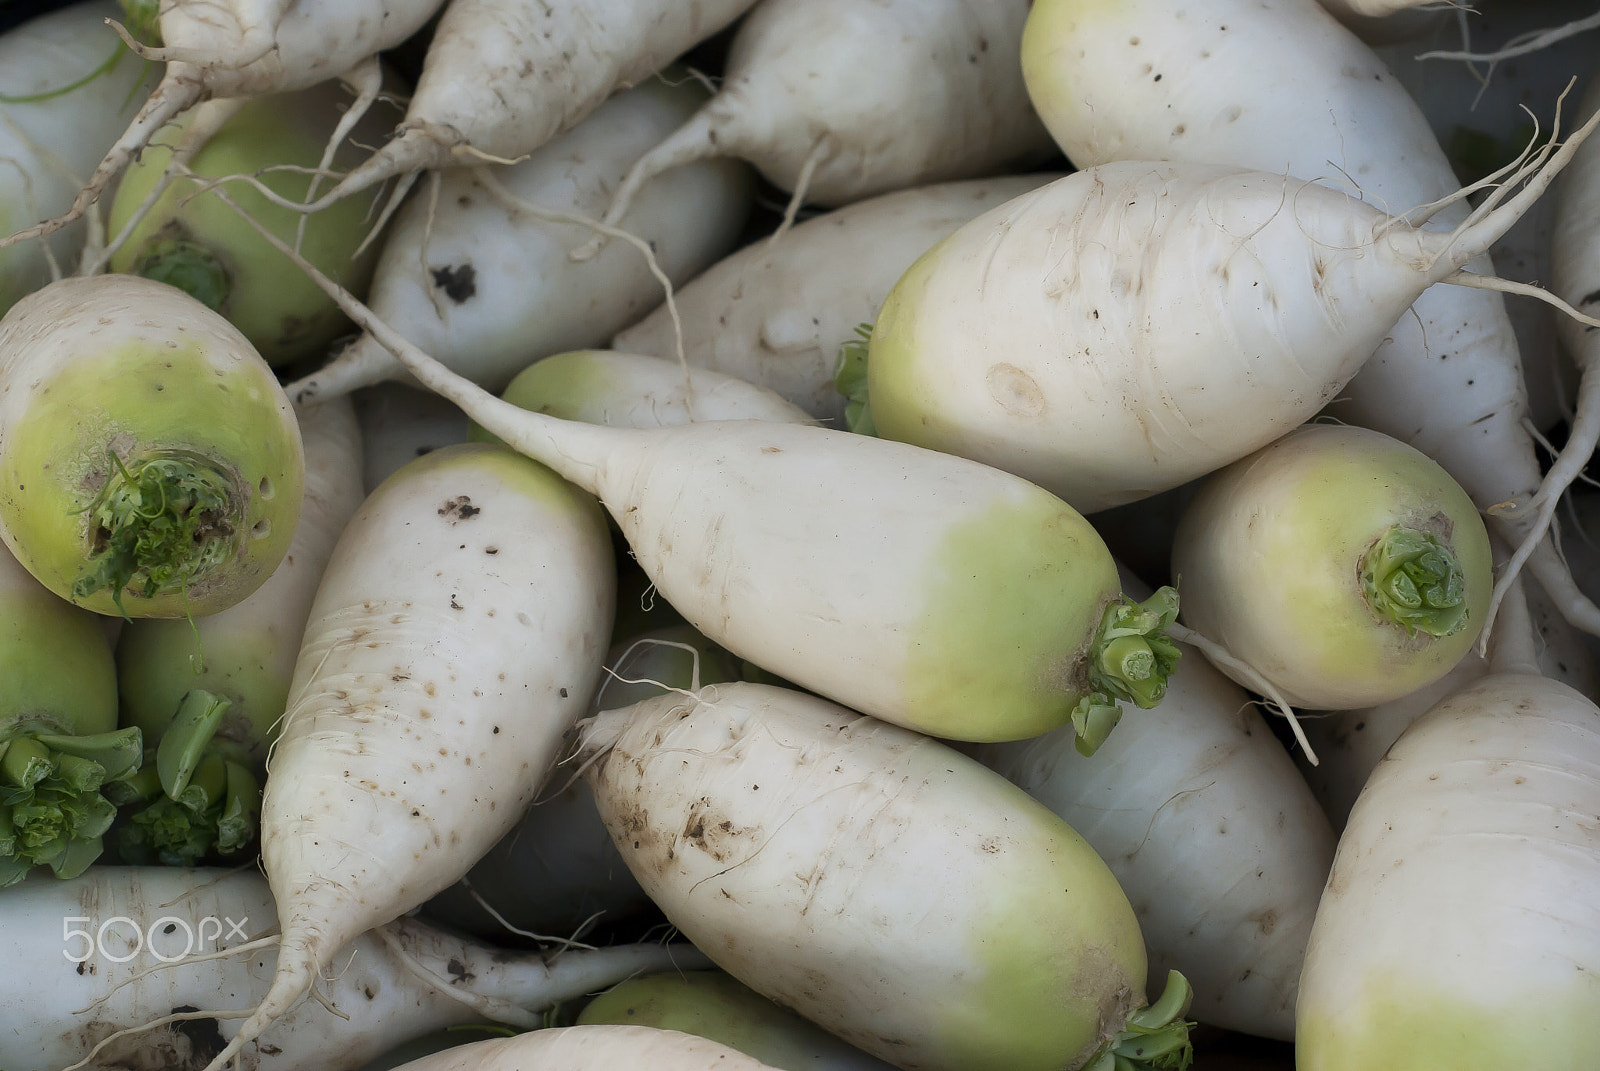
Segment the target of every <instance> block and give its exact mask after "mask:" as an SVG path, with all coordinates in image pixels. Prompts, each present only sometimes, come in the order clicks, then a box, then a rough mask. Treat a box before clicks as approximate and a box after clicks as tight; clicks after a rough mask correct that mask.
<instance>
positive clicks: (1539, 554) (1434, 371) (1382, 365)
mask: <svg viewBox="0 0 1600 1071" xmlns="http://www.w3.org/2000/svg"><path fill="white" fill-rule="evenodd" d="M1023 72H1024V75H1025V77H1026V78H1027V81H1028V90H1029V94H1030V96H1031V97H1032V99H1033V102H1034V105H1035V107H1037V108H1038V110H1039V114H1040V116H1041V117H1042V118H1043V119H1044V121H1045V124H1046V125H1047V126H1048V127H1049V128H1050V130H1051V133H1052V134H1054V135H1055V137H1056V140H1057V142H1058V143H1059V144H1060V145H1061V146H1062V148H1063V149H1065V150H1066V152H1067V155H1068V156H1069V157H1070V158H1071V159H1072V160H1073V162H1074V163H1076V164H1077V165H1078V166H1080V167H1087V166H1090V165H1093V164H1099V163H1103V162H1106V161H1109V160H1149V159H1178V160H1189V161H1195V162H1205V163H1214V164H1228V165H1233V166H1238V167H1252V168H1259V169H1262V170H1266V171H1277V172H1280V173H1282V172H1287V173H1288V174H1292V175H1297V176H1299V177H1301V178H1307V179H1318V180H1321V181H1324V182H1327V183H1328V184H1330V185H1334V186H1337V187H1339V188H1342V189H1350V188H1352V187H1353V188H1355V189H1357V190H1360V191H1361V192H1362V194H1363V196H1364V197H1366V198H1367V199H1368V200H1369V201H1371V202H1372V203H1374V204H1376V205H1379V206H1382V207H1383V208H1385V209H1386V210H1388V211H1391V212H1410V211H1412V210H1414V209H1417V208H1420V207H1423V206H1428V205H1432V204H1434V203H1435V202H1437V201H1439V200H1440V199H1442V198H1445V197H1448V196H1450V195H1452V194H1453V193H1454V192H1455V190H1456V189H1457V185H1458V183H1457V179H1456V177H1455V175H1454V174H1453V173H1452V172H1451V169H1450V165H1449V163H1448V161H1447V160H1446V159H1445V156H1444V153H1443V152H1442V151H1440V149H1439V146H1438V142H1437V141H1436V140H1435V139H1434V137H1433V135H1432V133H1431V131H1430V130H1429V129H1428V125H1427V121H1426V120H1425V118H1424V117H1423V115H1422V113H1421V112H1420V111H1419V110H1418V109H1417V106H1416V104H1415V103H1414V102H1413V101H1412V100H1411V99H1410V98H1409V97H1408V96H1407V95H1406V94H1405V92H1404V90H1403V89H1402V88H1401V86H1400V84H1399V83H1398V82H1397V81H1396V80H1395V78H1394V77H1393V76H1392V75H1391V74H1389V73H1388V72H1387V71H1386V70H1385V68H1384V67H1383V64H1382V63H1381V62H1380V61H1379V60H1378V59H1377V58H1376V57H1375V56H1374V55H1373V54H1372V52H1371V50H1370V49H1368V48H1367V47H1366V46H1365V45H1364V44H1362V43H1361V42H1360V41H1359V40H1358V39H1357V38H1356V37H1355V36H1354V35H1353V34H1351V33H1350V32H1349V31H1347V30H1345V29H1344V28H1343V27H1341V26H1339V25H1338V24H1337V23H1336V22H1335V21H1334V20H1333V19H1332V18H1331V17H1330V16H1329V15H1328V14H1327V13H1326V12H1324V11H1323V10H1322V9H1321V8H1320V7H1318V6H1317V5H1316V4H1315V3H1313V2H1312V0H1284V2H1280V3H1275V4H1272V5H1268V6H1263V5H1261V4H1258V3H1253V2H1249V0H1218V2H1217V3H1212V4H1208V5H1207V6H1206V8H1205V10H1204V12H1203V14H1202V13H1197V12H1196V11H1195V10H1194V9H1192V8H1190V7H1188V6H1187V5H1185V4H1181V3H1176V2H1174V0H1134V2H1129V3H1121V4H1116V5H1104V4H1099V5H1090V4H1086V3H1083V2H1081V0H1043V2H1040V3H1038V4H1036V5H1035V6H1034V9H1033V12H1032V13H1031V15H1030V16H1029V24H1028V27H1027V30H1026V31H1025V33H1024V35H1023ZM1465 211H1466V209H1465V207H1464V206H1463V205H1455V206H1446V207H1445V208H1443V209H1442V210H1441V211H1440V212H1439V213H1438V214H1437V215H1436V217H1435V218H1436V219H1437V220H1438V221H1439V223H1440V224H1442V225H1446V226H1452V225H1454V224H1455V222H1456V221H1457V220H1459V219H1460V218H1461V217H1462V215H1463V214H1464V213H1465ZM1467 267H1468V268H1469V269H1470V270H1471V271H1473V272H1477V273H1480V274H1492V265H1490V264H1489V263H1488V261H1487V259H1484V260H1479V261H1476V262H1473V263H1469V264H1468V265H1467ZM1412 311H1413V312H1414V315H1412V314H1409V313H1408V314H1406V315H1404V316H1397V318H1396V321H1395V322H1394V324H1393V325H1392V327H1391V329H1389V330H1388V333H1387V334H1386V335H1385V336H1383V337H1382V338H1381V339H1380V340H1379V341H1381V343H1382V345H1381V346H1377V345H1375V346H1374V350H1375V351H1376V352H1375V353H1373V355H1372V359H1371V360H1369V361H1367V363H1366V364H1365V365H1364V366H1363V368H1362V374H1361V375H1359V376H1356V377H1355V378H1354V379H1353V380H1352V381H1351V382H1350V384H1349V385H1348V386H1347V387H1346V388H1345V390H1344V391H1343V392H1342V396H1341V400H1340V403H1339V405H1338V406H1337V408H1336V412H1337V413H1338V414H1339V415H1340V417H1341V419H1343V420H1345V421H1346V422H1349V423H1355V424H1360V425H1363V426H1365V427H1370V428H1374V429H1375V430H1378V431H1382V432H1384V433H1385V434H1388V435H1393V436H1394V437H1395V438H1397V439H1400V440H1401V441H1402V442H1407V443H1410V444H1411V445H1412V446H1415V447H1416V448H1417V449H1419V450H1421V451H1422V452H1423V453H1425V454H1427V455H1428V456H1429V457H1432V458H1433V459H1434V460H1436V461H1438V462H1439V463H1440V464H1441V465H1443V466H1444V467H1445V469H1446V470H1447V471H1448V472H1449V473H1450V474H1451V475H1452V476H1453V477H1455V479H1456V480H1457V481H1458V482H1459V483H1460V484H1461V485H1462V486H1463V487H1464V488H1466V490H1467V492H1468V493H1469V494H1470V495H1471V496H1472V498H1473V501H1475V502H1476V503H1477V504H1478V507H1479V508H1480V509H1485V510H1489V509H1490V508H1491V507H1493V512H1491V514H1490V523H1491V525H1492V526H1493V527H1494V528H1495V530H1496V531H1497V533H1498V534H1499V535H1500V536H1501V537H1502V538H1504V539H1505V541H1506V542H1507V543H1508V544H1510V545H1512V546H1513V547H1519V546H1520V545H1521V544H1523V543H1524V541H1525V540H1527V539H1529V538H1530V537H1531V536H1532V534H1533V532H1534V527H1535V523H1536V522H1535V520H1534V518H1533V517H1532V516H1530V511H1529V510H1528V509H1527V508H1526V506H1525V503H1526V502H1527V500H1528V497H1529V496H1531V495H1532V494H1533V493H1534V492H1535V490H1536V489H1537V488H1538V486H1539V482H1540V472H1539V465H1538V458H1537V456H1536V455H1535V452H1534V443H1533V440H1532V438H1531V436H1530V435H1529V433H1528V431H1527V430H1526V428H1525V427H1524V426H1523V420H1524V418H1525V416H1526V413H1527V392H1526V389H1525V388H1524V386H1523V384H1522V365H1521V362H1520V360H1519V358H1518V354H1517V348H1516V342H1515V336H1514V332H1513V331H1512V329H1511V325H1510V322H1509V320H1508V319H1507V317H1506V315H1505V308H1504V304H1503V302H1502V300H1501V298H1500V296H1499V295H1497V294H1492V293H1488V292H1481V291H1477V290H1469V289H1465V288H1439V287H1436V288H1434V289H1433V290H1431V291H1429V292H1427V293H1425V294H1423V295H1422V296H1421V297H1420V299H1419V303H1417V304H1415V305H1413V308H1412ZM1506 503H1512V504H1514V507H1512V508H1508V507H1507V506H1506V505H1505V504H1506ZM1525 553H1528V554H1529V555H1530V556H1529V557H1528V559H1527V565H1528V568H1529V569H1530V570H1532V571H1533V573H1534V574H1535V576H1536V577H1537V578H1538V580H1539V582H1540V584H1542V585H1543V586H1544V587H1545V589H1546V590H1547V591H1548V592H1549V593H1550V594H1551V597H1552V599H1553V600H1554V601H1555V602H1556V603H1557V605H1559V606H1560V607H1561V608H1562V612H1563V614H1565V615H1566V616H1567V618H1568V620H1570V621H1572V622H1573V623H1574V624H1577V625H1579V627H1581V628H1583V629H1584V630H1585V631H1589V632H1597V633H1600V608H1597V607H1596V606H1595V604H1594V602H1593V601H1592V600H1590V599H1588V598H1587V597H1586V596H1584V595H1583V594H1582V593H1581V592H1579V591H1578V590H1577V588H1576V586H1575V585H1574V584H1573V583H1572V578H1571V574H1570V572H1569V571H1568V570H1567V568H1566V566H1565V565H1564V564H1563V563H1562V562H1561V560H1560V558H1559V555H1558V554H1557V552H1556V550H1555V546H1554V544H1553V543H1552V542H1551V541H1550V540H1549V539H1545V540H1541V541H1538V542H1533V543H1530V544H1529V546H1528V547H1527V550H1526V551H1525ZM1516 561H1517V559H1515V558H1514V559H1513V562H1514V563H1515V562H1516ZM1515 571H1516V570H1515V569H1514V568H1511V567H1508V568H1507V569H1506V570H1504V571H1502V573H1501V575H1500V577H1499V578H1498V584H1499V585H1501V586H1502V588H1503V586H1504V585H1505V584H1508V583H1509V582H1510V580H1511V579H1512V577H1513V576H1514V575H1515ZM1492 601H1493V600H1492V599H1491V602H1492Z"/></svg>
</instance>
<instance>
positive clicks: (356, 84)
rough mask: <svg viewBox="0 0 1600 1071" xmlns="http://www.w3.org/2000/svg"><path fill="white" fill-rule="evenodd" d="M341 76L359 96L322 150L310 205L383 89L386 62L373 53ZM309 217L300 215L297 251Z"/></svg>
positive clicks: (308, 199) (308, 195) (309, 191)
mask: <svg viewBox="0 0 1600 1071" xmlns="http://www.w3.org/2000/svg"><path fill="white" fill-rule="evenodd" d="M340 78H341V80H342V81H343V82H345V84H347V85H349V86H351V87H353V88H354V89H355V91H356V99H355V101H354V102H352V103H351V105H350V108H349V110H348V111H346V112H345V113H344V115H342V116H340V117H339V125H338V126H336V127H334V128H333V135H332V136H331V137H329V138H328V144H327V145H325V146H324V147H323V149H322V159H320V160H318V161H317V174H315V175H312V176H311V185H310V186H308V187H307V188H306V197H305V199H306V203H307V204H309V203H311V201H312V200H313V199H314V198H315V197H316V196H317V186H318V184H319V183H321V182H322V175H323V173H325V172H326V171H328V169H329V168H331V167H333V158H334V155H335V154H337V153H338V151H339V146H340V145H342V144H344V139H345V138H347V137H349V136H350V131H352V130H354V129H355V126H356V124H357V123H359V122H361V120H362V119H363V118H364V117H365V116H366V114H367V112H368V111H370V110H371V108H372V106H373V105H374V104H376V103H377V101H378V94H380V93H381V92H383V64H382V63H380V62H379V61H378V57H377V55H376V54H373V55H371V56H368V57H367V58H366V59H364V60H362V61H361V62H360V63H358V64H356V65H355V66H354V67H352V68H351V69H350V70H348V71H346V72H345V73H344V74H343V75H341V76H340ZM310 218H311V217H310V216H309V215H305V216H301V217H300V219H299V221H298V222H297V223H296V224H295V229H294V250H295V252H296V253H298V252H299V251H300V245H301V243H302V242H303V241H304V240H305V236H306V223H307V222H309V221H310Z"/></svg>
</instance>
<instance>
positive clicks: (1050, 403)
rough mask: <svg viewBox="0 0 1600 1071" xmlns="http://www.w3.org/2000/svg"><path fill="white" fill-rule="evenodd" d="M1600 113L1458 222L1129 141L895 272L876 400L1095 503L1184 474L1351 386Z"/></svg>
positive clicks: (884, 429) (918, 433) (977, 452)
mask: <svg viewBox="0 0 1600 1071" xmlns="http://www.w3.org/2000/svg"><path fill="white" fill-rule="evenodd" d="M1593 125H1594V124H1593V123H1590V124H1589V125H1587V126H1585V127H1584V128H1583V129H1582V130H1580V131H1579V132H1578V134H1576V135H1574V136H1573V138H1572V139H1570V140H1569V141H1568V142H1567V143H1566V144H1565V145H1563V146H1561V148H1560V149H1558V150H1556V151H1555V152H1554V153H1553V154H1552V155H1551V157H1550V159H1549V162H1548V163H1547V164H1545V166H1544V167H1543V168H1539V169H1535V168H1534V167H1533V166H1532V165H1529V166H1528V167H1527V168H1525V169H1524V171H1523V173H1522V174H1521V175H1520V176H1519V177H1522V178H1525V179H1527V185H1526V186H1525V187H1524V188H1523V189H1521V190H1520V191H1518V192H1517V193H1516V194H1515V195H1514V196H1508V194H1507V191H1506V190H1505V189H1504V188H1502V189H1500V190H1497V191H1496V193H1495V194H1494V195H1493V196H1491V197H1490V198H1489V199H1488V200H1486V201H1485V202H1484V204H1483V205H1482V206H1480V207H1479V208H1478V209H1476V210H1475V211H1474V214H1473V216H1472V217H1470V219H1469V220H1468V221H1466V222H1463V223H1462V224H1461V226H1460V227H1458V228H1457V229H1456V230H1455V231H1454V232H1448V233H1447V232H1441V231H1431V230H1424V229H1421V228H1418V227H1413V226H1410V225H1409V224H1407V223H1405V222H1403V221H1401V220H1397V219H1395V218H1393V217H1391V216H1388V215H1386V214H1385V213H1383V212H1380V211H1378V210H1377V209H1376V208H1373V207H1371V206H1370V205H1366V204H1363V203H1361V202H1359V201H1357V200H1355V199H1353V198H1351V197H1349V196H1347V195H1346V194H1344V193H1342V192H1338V191H1335V190H1331V189H1328V188H1327V187H1324V186H1320V185H1317V184H1315V183H1311V182H1306V181H1302V180H1300V179H1294V178H1288V177H1286V176H1284V175H1282V174H1271V173H1268V172H1263V171H1246V170H1242V169H1238V168H1232V167H1221V166H1214V165H1206V164H1185V163H1145V162H1135V161H1128V162H1121V163H1110V164H1102V165H1100V166H1098V167H1094V168H1090V169H1088V170H1086V171H1080V172H1077V173H1076V174H1073V175H1069V176H1067V177H1066V178H1064V179H1060V180H1058V181H1056V182H1053V183H1051V184H1050V185H1048V186H1045V187H1043V188H1042V189H1039V190H1036V191H1034V192H1032V193H1028V194H1024V195H1023V196H1021V197H1018V198H1016V199H1015V200H1013V201H1011V202H1009V203H1008V204H1006V205H1003V206H1001V207H1000V208H997V209H995V210H993V211H991V212H989V213H986V214H985V215H983V216H980V217H979V218H977V219H975V220H973V221H972V222H971V223H969V224H967V225H966V226H964V227H962V228H961V229H960V230H958V231H957V232H956V233H955V234H953V235H951V236H950V237H949V238H946V239H945V240H944V241H942V242H940V243H939V244H938V245H937V246H935V247H934V248H933V249H932V250H930V251H929V252H928V253H926V254H925V255H924V256H923V257H922V258H921V259H920V260H918V261H917V263H916V264H915V265H913V266H912V268H911V269H910V271H908V272H907V273H906V274H905V275H904V276H903V277H902V278H901V279H900V281H899V282H898V283H896V284H895V288H894V290H893V291H892V292H891V293H890V295H889V298H888V300H887V301H886V302H885V303H884V307H883V311H882V313H881V314H880V315H879V317H878V321H877V324H876V325H875V327H874V328H873V332H872V341H871V347H870V351H869V354H868V365H867V381H868V387H869V393H870V406H871V416H872V419H873V421H874V422H875V423H876V426H877V430H878V433H879V434H880V435H883V436H885V437H888V438H896V439H902V440H904V441H907V442H914V443H917V444H919V445H922V446H927V447H930V448H932V449H938V450H945V451H948V452H950V453H955V454H959V455H962V456H964V457H970V458H973V459H975V460H978V461H983V462H986V463H988V464H991V465H996V466H998V467H1000V468H1003V469H1006V470H1008V471H1011V472H1015V473H1017V474H1018V475H1020V476H1024V477H1026V478H1027V479H1030V480H1033V481H1034V482H1036V483H1038V484H1039V485H1040V486H1042V487H1045V488H1048V489H1049V490H1051V491H1054V492H1055V493H1056V494H1059V495H1061V496H1062V497H1063V498H1065V499H1066V500H1067V501H1068V502H1071V503H1072V504H1073V505H1074V506H1076V507H1077V508H1078V509H1081V510H1084V511H1086V512H1092V511H1096V510H1100V509H1105V508H1108V507H1110V506H1116V505H1120V504H1122V503H1125V502H1130V501H1133V500H1135V499H1138V498H1142V497H1144V496H1146V495H1150V494H1153V493H1155V492H1157V491H1162V490H1165V489H1167V488H1171V487H1176V486H1177V485H1178V484H1181V483H1184V482H1186V481H1188V480H1190V479H1193V478H1194V477H1196V476H1200V475H1203V474H1204V473H1207V472H1210V471H1212V470H1214V469H1216V468H1218V467H1220V466H1221V465H1224V464H1227V463H1229V462H1231V461H1234V460H1237V459H1238V458H1240V457H1243V456H1244V455H1245V454H1248V453H1250V452H1251V451H1252V450H1255V449H1258V448H1260V447H1262V446H1264V445H1266V444H1267V443H1269V442H1271V441H1272V440H1273V439H1275V438H1277V437H1278V436H1280V435H1282V434H1283V433H1285V432H1286V431H1289V430H1290V429H1292V428H1294V427H1295V426H1297V425H1298V424H1300V423H1302V422H1304V421H1305V420H1307V419H1308V418H1309V417H1311V416H1312V415H1313V414H1314V413H1315V412H1316V411H1317V410H1318V409H1320V408H1321V407H1322V406H1324V405H1325V404H1327V403H1328V402H1329V401H1330V400H1332V399H1333V397H1334V396H1335V395H1336V394H1337V393H1338V391H1339V390H1340V388H1341V387H1342V386H1343V385H1344V384H1345V383H1346V382H1347V381H1348V380H1349V379H1350V377H1351V376H1353V375H1354V374H1355V373H1356V371H1357V370H1358V369H1360V368H1361V366H1362V364H1363V362H1364V361H1366V359H1367V357H1368V355H1370V354H1371V352H1372V351H1373V350H1374V349H1376V348H1377V347H1378V345H1379V344H1380V343H1381V342H1382V341H1383V339H1384V337H1385V335H1386V334H1387V333H1388V331H1389V328H1390V327H1391V325H1392V324H1393V323H1394V321H1395V319H1397V318H1398V317H1399V316H1400V315H1401V313H1403V312H1404V311H1405V309H1406V308H1407V306H1409V305H1410V304H1411V303H1412V302H1413V301H1414V300H1416V298H1417V296H1418V295H1419V294H1421V293H1422V292H1423V291H1424V290H1426V289H1428V287H1430V286H1431V285H1433V284H1434V283H1437V282H1441V281H1446V280H1450V279H1452V278H1454V277H1457V276H1458V273H1459V272H1460V271H1461V269H1462V268H1463V267H1464V266H1465V265H1466V264H1467V263H1468V262H1469V261H1471V260H1473V259H1474V258H1475V257H1477V256H1478V255H1479V254H1481V253H1482V251H1483V250H1484V249H1485V248H1487V247H1488V245H1489V244H1490V243H1491V242H1492V241H1493V240H1494V239H1495V238H1496V237H1498V236H1499V235H1500V234H1501V233H1503V232H1504V231H1505V229H1506V228H1507V227H1509V226H1510V225H1511V224H1512V222H1514V221H1515V220H1516V219H1517V218H1518V216H1520V215H1521V214H1522V213H1523V212H1525V211H1526V210H1527V209H1528V208H1529V207H1530V206H1531V205H1532V204H1533V202H1534V201H1535V199H1536V198H1537V197H1538V196H1539V195H1540V194H1541V193H1542V192H1543V190H1544V189H1545V187H1546V186H1548V185H1549V183H1550V181H1551V180H1552V179H1553V178H1554V177H1555V174H1556V172H1557V171H1559V169H1560V167H1561V166H1562V165H1563V164H1564V163H1566V161H1567V160H1568V159H1570V157H1571V156H1572V153H1573V152H1574V151H1575V150H1576V148H1577V146H1578V144H1579V143H1580V142H1581V136H1582V135H1586V134H1587V133H1588V132H1589V130H1590V129H1591V128H1592V126H1593ZM1502 197H1505V198H1506V200H1505V201H1504V203H1500V201H1499V199H1500V198H1502Z"/></svg>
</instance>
